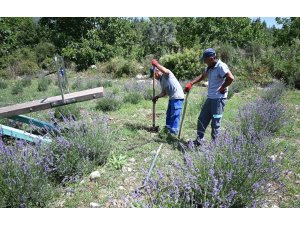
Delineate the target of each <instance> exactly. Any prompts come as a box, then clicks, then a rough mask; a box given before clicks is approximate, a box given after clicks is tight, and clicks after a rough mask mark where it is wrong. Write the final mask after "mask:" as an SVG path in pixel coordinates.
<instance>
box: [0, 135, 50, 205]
mask: <svg viewBox="0 0 300 225" xmlns="http://www.w3.org/2000/svg"><path fill="white" fill-rule="evenodd" d="M46 155H47V154H45V152H44V151H43V149H41V148H40V147H39V144H38V145H37V146H30V145H29V144H26V142H21V141H17V142H16V144H15V145H11V146H6V145H5V144H4V142H3V141H2V138H1V137H0V189H1V191H0V199H1V200H0V207H1V208H4V207H7V208H19V207H21V208H24V207H30V208H31V207H46V206H47V203H48V202H49V200H50V199H51V197H52V194H53V191H52V187H51V183H50V182H49V180H48V176H47V173H48V172H49V168H48V167H47V166H46V164H45V162H48V163H49V164H51V162H50V161H51V160H50V161H48V160H49V158H47V157H45V156H46Z"/></svg>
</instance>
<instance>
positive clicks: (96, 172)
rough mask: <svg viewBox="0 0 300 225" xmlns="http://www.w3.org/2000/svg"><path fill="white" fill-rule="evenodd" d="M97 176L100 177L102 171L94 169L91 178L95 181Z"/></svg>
mask: <svg viewBox="0 0 300 225" xmlns="http://www.w3.org/2000/svg"><path fill="white" fill-rule="evenodd" d="M97 178H100V173H99V171H94V172H92V173H91V174H90V180H91V181H93V180H96V179H97Z"/></svg>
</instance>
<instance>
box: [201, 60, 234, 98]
mask: <svg viewBox="0 0 300 225" xmlns="http://www.w3.org/2000/svg"><path fill="white" fill-rule="evenodd" d="M206 72H207V73H208V93H207V98H210V99H219V98H227V93H228V87H227V88H226V92H225V94H221V93H220V92H219V91H217V90H218V88H219V87H221V85H222V84H223V83H224V81H225V78H226V76H225V74H226V73H228V72H229V68H228V66H227V65H226V64H225V63H223V62H222V61H221V60H220V59H219V60H218V61H217V63H216V65H215V66H214V67H213V68H210V69H208V68H206Z"/></svg>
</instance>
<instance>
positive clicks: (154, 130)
mask: <svg viewBox="0 0 300 225" xmlns="http://www.w3.org/2000/svg"><path fill="white" fill-rule="evenodd" d="M153 69H154V73H153V98H154V97H155V67H153ZM155 104H156V102H153V108H152V127H150V129H149V130H150V132H158V130H159V126H155Z"/></svg>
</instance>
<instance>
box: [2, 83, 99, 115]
mask: <svg viewBox="0 0 300 225" xmlns="http://www.w3.org/2000/svg"><path fill="white" fill-rule="evenodd" d="M100 97H103V87H98V88H93V89H88V90H85V91H78V92H74V93H70V94H66V95H64V98H65V102H63V101H62V97H61V95H58V96H54V97H49V98H46V99H41V100H35V101H31V102H26V103H21V104H16V105H11V106H6V107H2V108H0V118H6V117H12V116H17V115H21V114H25V113H30V112H36V111H41V110H45V109H50V108H53V107H57V106H62V105H67V104H72V103H76V102H82V101H88V100H91V99H96V98H100Z"/></svg>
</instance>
